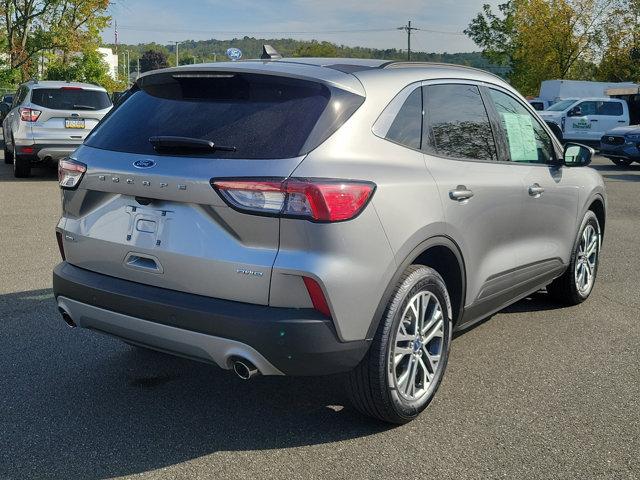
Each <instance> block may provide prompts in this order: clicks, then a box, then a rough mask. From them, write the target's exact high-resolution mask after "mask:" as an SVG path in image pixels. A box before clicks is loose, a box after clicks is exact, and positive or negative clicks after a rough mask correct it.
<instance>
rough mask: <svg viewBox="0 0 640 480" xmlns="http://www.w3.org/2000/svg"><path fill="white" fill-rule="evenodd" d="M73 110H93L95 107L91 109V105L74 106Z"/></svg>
mask: <svg viewBox="0 0 640 480" xmlns="http://www.w3.org/2000/svg"><path fill="white" fill-rule="evenodd" d="M73 109H74V110H95V109H96V107H92V106H91V105H74V106H73Z"/></svg>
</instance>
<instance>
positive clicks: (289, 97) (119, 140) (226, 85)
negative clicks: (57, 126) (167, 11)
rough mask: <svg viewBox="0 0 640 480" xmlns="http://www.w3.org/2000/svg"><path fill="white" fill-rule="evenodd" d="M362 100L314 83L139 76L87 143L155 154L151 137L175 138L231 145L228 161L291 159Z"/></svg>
mask: <svg viewBox="0 0 640 480" xmlns="http://www.w3.org/2000/svg"><path fill="white" fill-rule="evenodd" d="M363 100H364V98H363V97H360V96H358V95H355V94H351V93H348V92H345V91H343V90H339V89H333V88H329V87H327V86H325V85H322V84H320V83H317V82H311V81H304V80H298V79H292V78H285V77H277V76H271V75H254V74H245V73H233V72H228V73H227V72H203V73H197V72H193V73H192V72H190V73H188V74H175V73H173V74H172V73H169V74H156V75H151V76H149V77H143V78H142V79H141V80H140V84H139V86H137V87H134V89H133V91H131V93H129V94H127V95H126V99H125V100H124V101H122V103H120V104H119V105H118V108H117V109H116V110H115V111H114V112H113V113H112V114H111V115H109V116H108V117H106V118H105V119H104V120H103V122H102V123H101V124H100V125H98V127H96V129H94V131H93V133H92V134H91V135H90V136H89V138H88V139H87V141H86V144H87V145H89V146H91V147H96V148H102V149H107V150H116V151H122V152H130V153H141V154H153V153H156V152H155V151H154V149H153V147H152V145H151V144H150V143H149V138H150V137H153V136H162V135H169V136H181V137H191V138H197V139H203V140H209V141H212V142H214V143H218V144H220V145H227V146H234V147H236V151H235V152H223V151H215V152H212V153H208V154H207V155H210V156H214V157H231V158H248V159H252V158H290V157H296V156H298V155H302V154H304V153H307V152H308V151H310V150H311V149H313V148H315V147H316V146H317V145H319V144H320V143H321V142H322V141H324V140H325V139H326V138H327V137H328V136H329V135H330V134H331V133H333V132H334V131H335V130H336V129H338V128H339V127H340V125H342V124H343V123H344V122H345V121H346V120H347V119H348V118H349V117H350V116H351V115H352V114H353V112H354V111H355V110H356V109H357V108H358V107H359V106H360V105H361V104H362V102H363Z"/></svg>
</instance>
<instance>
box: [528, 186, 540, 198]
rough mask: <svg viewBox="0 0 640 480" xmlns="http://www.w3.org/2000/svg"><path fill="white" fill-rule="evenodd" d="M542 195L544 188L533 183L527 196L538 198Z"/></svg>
mask: <svg viewBox="0 0 640 480" xmlns="http://www.w3.org/2000/svg"><path fill="white" fill-rule="evenodd" d="M543 193H544V188H543V187H541V186H540V185H538V184H537V183H534V184H533V185H530V186H529V195H531V196H532V197H536V198H538V197H539V196H540V195H542V194H543Z"/></svg>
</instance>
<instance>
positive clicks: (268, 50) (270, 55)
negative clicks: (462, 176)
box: [260, 45, 282, 60]
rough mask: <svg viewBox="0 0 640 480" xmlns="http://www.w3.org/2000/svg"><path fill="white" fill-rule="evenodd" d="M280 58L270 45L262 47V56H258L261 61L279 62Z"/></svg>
mask: <svg viewBox="0 0 640 480" xmlns="http://www.w3.org/2000/svg"><path fill="white" fill-rule="evenodd" d="M281 58H282V55H280V54H279V53H278V51H277V50H276V49H275V48H273V47H272V46H271V45H262V55H260V59H261V60H279V59H281Z"/></svg>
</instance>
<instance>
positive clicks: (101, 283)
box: [53, 262, 369, 375]
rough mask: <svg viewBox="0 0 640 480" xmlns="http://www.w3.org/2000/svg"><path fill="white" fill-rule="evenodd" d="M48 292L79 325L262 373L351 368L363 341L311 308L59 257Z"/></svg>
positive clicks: (319, 372)
mask: <svg viewBox="0 0 640 480" xmlns="http://www.w3.org/2000/svg"><path fill="white" fill-rule="evenodd" d="M53 291H54V295H55V297H56V300H57V302H58V305H59V306H60V307H61V308H64V309H65V310H66V311H67V312H68V313H69V314H70V315H71V318H72V319H73V320H74V322H75V323H76V325H78V326H79V327H84V328H90V329H94V330H98V331H101V332H104V333H108V334H110V335H114V336H117V337H120V338H123V339H125V340H129V341H131V342H134V343H139V344H142V345H146V346H149V347H151V348H156V349H158V350H162V351H165V352H168V353H173V354H176V355H181V356H187V357H190V358H195V359H198V360H204V361H208V362H212V363H216V364H217V365H218V366H220V367H221V368H225V369H229V368H231V359H232V358H233V357H244V358H246V359H248V360H250V361H252V362H253V363H254V364H255V365H256V366H257V367H258V369H259V370H260V371H261V373H263V374H265V375H278V374H285V375H324V374H332V373H339V372H345V371H348V370H351V369H353V368H354V367H355V366H356V365H357V364H358V363H359V362H360V360H361V359H362V358H363V357H364V354H365V353H366V351H367V349H368V347H369V342H367V341H365V340H362V341H356V342H340V341H339V340H338V339H337V336H336V334H335V329H334V327H333V324H332V322H331V320H329V319H327V318H325V317H323V316H322V315H321V314H319V313H318V312H316V311H315V310H312V309H295V308H275V307H267V306H261V305H251V304H246V303H240V302H232V301H228V300H220V299H215V298H208V297H203V296H200V295H194V294H189V293H184V292H177V291H174V290H167V289H163V288H158V287H153V286H149V285H144V284H139V283H135V282H130V281H127V280H122V279H118V278H114V277H109V276H106V275H102V274H99V273H95V272H90V271H87V270H83V269H80V268H78V267H75V266H73V265H70V264H68V263H66V262H63V263H61V264H59V265H58V266H57V267H56V268H55V269H54V272H53Z"/></svg>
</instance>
